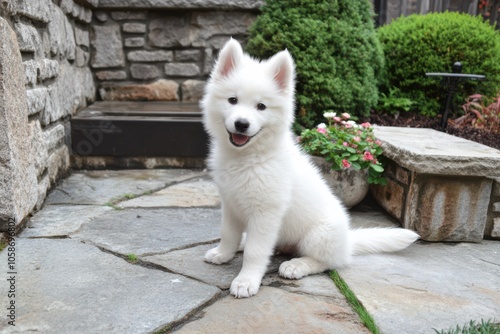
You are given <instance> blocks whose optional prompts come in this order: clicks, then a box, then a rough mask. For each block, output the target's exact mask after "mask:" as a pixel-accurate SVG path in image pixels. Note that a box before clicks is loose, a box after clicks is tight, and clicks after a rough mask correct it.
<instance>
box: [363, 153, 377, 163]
mask: <svg viewBox="0 0 500 334" xmlns="http://www.w3.org/2000/svg"><path fill="white" fill-rule="evenodd" d="M373 159H374V157H373V154H371V153H370V152H368V151H366V152H365V153H364V154H363V160H364V161H372V160H373Z"/></svg>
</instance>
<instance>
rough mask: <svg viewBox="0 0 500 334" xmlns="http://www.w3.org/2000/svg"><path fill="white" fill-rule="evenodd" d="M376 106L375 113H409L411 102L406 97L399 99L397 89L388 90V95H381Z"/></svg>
mask: <svg viewBox="0 0 500 334" xmlns="http://www.w3.org/2000/svg"><path fill="white" fill-rule="evenodd" d="M380 95H381V96H380V98H379V101H378V105H377V111H381V112H385V113H388V114H393V115H394V114H399V113H400V112H403V111H410V109H411V106H412V105H413V101H412V100H410V99H409V98H406V97H401V96H400V92H399V89H397V88H393V89H390V90H389V94H387V95H386V94H385V93H381V94H380Z"/></svg>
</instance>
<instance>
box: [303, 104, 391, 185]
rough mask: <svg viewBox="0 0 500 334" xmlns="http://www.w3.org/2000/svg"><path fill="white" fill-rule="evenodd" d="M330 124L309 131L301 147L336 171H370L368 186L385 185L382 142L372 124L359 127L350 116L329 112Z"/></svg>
mask: <svg viewBox="0 0 500 334" xmlns="http://www.w3.org/2000/svg"><path fill="white" fill-rule="evenodd" d="M323 116H324V117H325V118H326V119H327V120H328V125H326V124H325V123H321V124H319V125H318V126H317V127H316V128H315V129H306V130H304V131H302V133H301V136H300V144H301V145H302V147H303V148H304V150H305V151H306V152H307V153H309V154H312V155H316V156H320V157H324V158H325V159H326V161H328V162H330V163H331V164H332V169H333V170H345V169H350V168H352V169H355V170H361V169H365V168H368V182H369V183H373V184H385V183H386V180H385V179H384V178H383V177H382V172H383V171H384V167H383V165H382V163H381V162H380V160H379V158H380V155H381V154H382V148H381V147H380V141H379V140H377V139H376V138H375V136H374V134H373V127H372V126H371V124H370V123H362V124H357V123H356V122H355V121H353V120H350V118H351V116H350V115H349V114H348V113H343V114H341V115H340V116H337V115H336V114H335V113H333V112H326V113H324V114H323Z"/></svg>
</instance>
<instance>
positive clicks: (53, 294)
mask: <svg viewBox="0 0 500 334" xmlns="http://www.w3.org/2000/svg"><path fill="white" fill-rule="evenodd" d="M16 241H17V250H18V251H17V262H16V263H17V267H16V271H17V273H18V274H17V276H16V296H15V302H16V304H15V305H16V311H17V314H16V318H17V319H16V322H15V325H16V326H15V327H14V326H10V325H8V324H7V323H6V321H7V318H6V317H2V320H1V322H0V332H2V333H27V332H39V333H80V334H85V333H89V334H94V333H120V334H122V333H152V332H155V331H157V330H160V329H162V328H165V327H166V326H168V325H169V324H171V323H172V322H176V321H180V320H181V319H183V318H184V317H186V315H188V314H189V313H191V312H193V311H194V310H197V309H198V308H199V307H201V306H203V305H204V304H206V303H207V302H210V301H211V300H212V299H214V298H217V296H218V295H219V293H220V290H219V289H217V288H216V287H213V286H209V285H206V284H204V283H200V282H197V281H194V280H191V279H188V278H186V277H183V276H179V275H174V274H170V273H166V272H162V271H159V270H154V269H146V268H144V267H141V266H138V265H132V264H130V263H128V262H126V261H125V260H123V259H121V258H118V257H116V256H114V255H111V254H108V253H105V252H102V251H100V250H99V249H98V248H96V247H94V246H90V245H85V244H83V243H81V242H78V241H75V240H70V239H64V240H61V239H57V240H55V239H26V238H19V239H17V240H16ZM6 254H7V251H6V250H4V251H3V252H2V253H1V256H0V258H1V261H2V263H7V256H6ZM5 276H6V274H5V271H4V272H3V273H2V277H3V278H2V281H3V282H5V280H6V278H5ZM7 289H8V285H7V284H0V290H1V293H0V305H4V306H5V305H8V302H9V300H8V299H7V298H8V297H7V291H6V290H7Z"/></svg>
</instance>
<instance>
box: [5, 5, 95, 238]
mask: <svg viewBox="0 0 500 334" xmlns="http://www.w3.org/2000/svg"><path fill="white" fill-rule="evenodd" d="M97 1H98V0H75V1H73V0H53V1H52V0H4V1H2V2H0V14H1V17H0V20H1V28H2V32H1V33H0V45H2V51H1V53H2V55H1V57H0V69H1V75H0V83H1V86H0V96H1V97H2V108H1V109H0V111H1V112H0V134H1V136H0V169H1V175H2V176H1V182H0V203H1V204H2V205H1V206H0V231H2V230H3V231H5V230H6V224H7V220H8V219H15V220H16V224H19V223H21V221H22V220H23V219H24V218H26V216H27V215H28V214H29V213H30V212H31V211H33V210H34V209H37V208H39V207H40V206H41V205H42V204H43V201H44V199H45V196H46V193H47V190H48V189H49V187H50V186H51V184H53V183H54V182H55V181H56V180H57V178H58V177H59V176H60V175H62V174H64V173H66V172H67V171H68V169H69V155H70V152H69V147H70V143H69V141H70V128H69V120H70V118H71V116H72V115H74V114H76V113H77V112H78V111H79V110H81V109H82V108H84V107H85V106H87V105H88V104H89V103H90V102H92V101H94V100H95V85H94V80H93V76H92V72H91V70H90V67H89V62H90V22H91V20H92V9H93V7H95V6H96V5H97ZM19 69H20V71H18V70H19Z"/></svg>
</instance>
